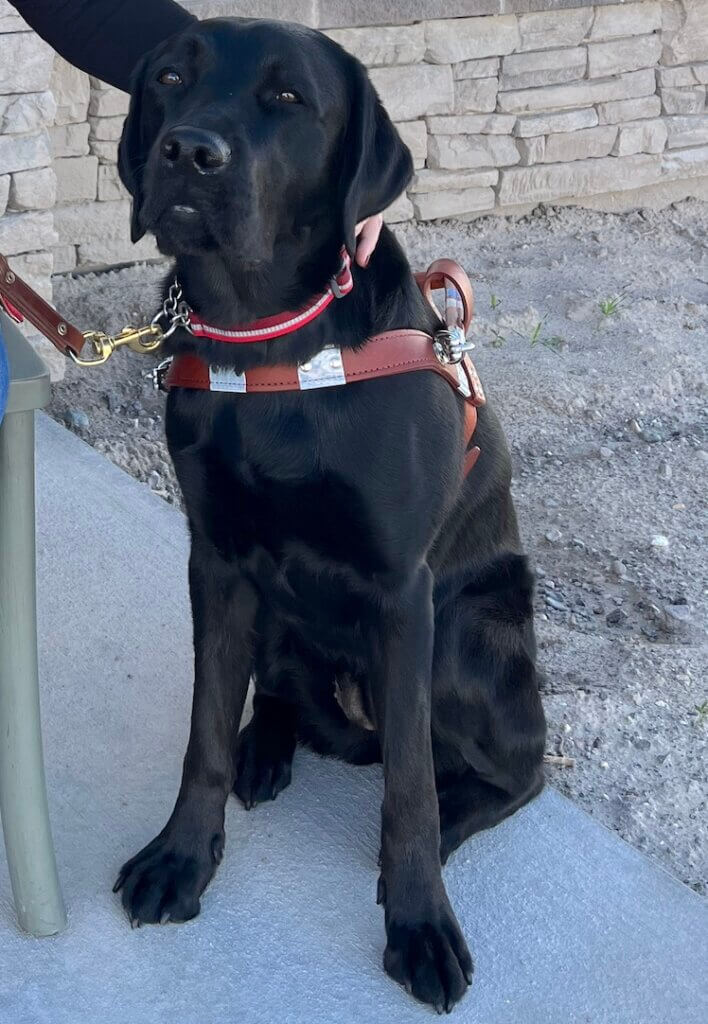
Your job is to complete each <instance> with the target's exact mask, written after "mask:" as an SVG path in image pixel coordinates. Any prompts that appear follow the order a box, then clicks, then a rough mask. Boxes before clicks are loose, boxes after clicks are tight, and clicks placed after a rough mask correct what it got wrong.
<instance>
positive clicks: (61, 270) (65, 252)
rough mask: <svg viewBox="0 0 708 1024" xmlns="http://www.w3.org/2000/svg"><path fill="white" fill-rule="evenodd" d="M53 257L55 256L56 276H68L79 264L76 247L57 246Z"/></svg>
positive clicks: (53, 250) (53, 251)
mask: <svg viewBox="0 0 708 1024" xmlns="http://www.w3.org/2000/svg"><path fill="white" fill-rule="evenodd" d="M52 255H53V256H54V273H55V274H67V273H68V272H69V271H71V270H74V269H75V267H76V262H77V255H76V246H75V245H55V246H54V248H53V249H52Z"/></svg>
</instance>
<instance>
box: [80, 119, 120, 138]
mask: <svg viewBox="0 0 708 1024" xmlns="http://www.w3.org/2000/svg"><path fill="white" fill-rule="evenodd" d="M88 120H89V125H90V126H91V131H90V135H89V138H91V139H97V140H98V141H99V142H118V140H119V139H120V137H121V135H122V134H123V124H124V123H125V117H89V119H88Z"/></svg>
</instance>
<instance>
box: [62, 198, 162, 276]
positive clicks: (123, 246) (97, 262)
mask: <svg viewBox="0 0 708 1024" xmlns="http://www.w3.org/2000/svg"><path fill="white" fill-rule="evenodd" d="M96 205H97V206H107V205H108V204H107V203H97V204H96ZM159 258H160V253H159V252H158V249H157V246H156V245H155V241H154V239H153V238H151V237H149V236H147V235H146V236H145V237H144V238H141V239H140V241H139V242H136V243H135V244H133V243H132V242H131V241H130V239H129V238H125V239H121V238H110V239H94V240H92V241H88V242H80V243H79V245H78V265H79V266H81V267H102V266H111V265H113V264H117V263H138V262H140V261H141V260H155V259H159Z"/></svg>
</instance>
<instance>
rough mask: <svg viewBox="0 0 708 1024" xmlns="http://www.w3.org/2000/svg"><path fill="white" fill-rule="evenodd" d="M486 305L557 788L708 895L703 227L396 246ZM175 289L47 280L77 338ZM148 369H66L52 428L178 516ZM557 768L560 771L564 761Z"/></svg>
mask: <svg viewBox="0 0 708 1024" xmlns="http://www.w3.org/2000/svg"><path fill="white" fill-rule="evenodd" d="M397 234H398V236H399V238H400V239H401V240H402V242H403V244H404V245H405V246H406V248H407V249H408V251H409V253H410V256H411V261H412V263H413V264H414V265H415V266H417V267H423V266H425V265H427V263H428V262H429V261H430V260H431V259H433V258H435V257H437V256H442V255H446V256H454V257H455V258H457V259H458V260H460V262H462V263H463V264H464V265H465V266H466V268H467V270H468V272H469V273H470V275H471V277H472V278H473V281H474V283H475V288H476V296H477V318H476V325H475V328H474V334H475V336H476V340H477V350H476V354H475V361H476V364H477V367H478V370H479V372H480V375H481V377H482V380H483V382H484V385H485V387H486V390H487V394H488V397H489V399H490V400H491V401H492V402H493V403H494V405H495V408H496V409H497V411H498V412H499V414H500V416H501V419H502V422H503V423H504V425H505V428H506V431H507V435H508V438H509V443H510V445H511V449H512V453H513V460H514V476H515V479H514V495H515V500H516V503H517V508H518V512H519V518H520V523H521V530H522V535H523V537H524V541H525V544H526V546H527V549H528V551H529V553H530V557H531V560H532V564H533V565H535V567H536V572H537V576H538V588H537V597H536V608H537V630H538V638H539V644H540V664H541V668H542V670H543V673H544V683H543V688H544V698H545V706H546V712H547V715H548V721H549V737H548V752H549V754H551V755H555V756H556V757H557V758H560V759H561V762H560V763H555V764H550V765H549V766H548V770H547V775H548V778H549V780H550V782H551V783H552V784H553V785H555V786H557V787H558V788H559V789H561V790H562V791H563V792H564V793H566V794H568V795H569V796H570V797H571V798H572V799H574V800H575V801H577V802H578V803H580V804H581V805H582V806H583V807H584V808H585V809H586V810H587V811H589V812H590V813H591V814H592V815H593V816H594V817H596V818H597V819H598V820H599V821H602V822H603V823H604V824H605V825H607V826H609V827H610V828H612V829H615V830H616V831H617V832H618V833H619V834H620V835H621V836H622V837H623V838H624V839H626V840H627V841H628V842H630V843H632V844H633V845H634V846H636V847H638V848H639V849H641V850H644V851H645V852H647V853H648V854H650V855H651V856H653V857H655V858H656V859H657V860H658V861H659V862H660V863H661V864H662V865H663V866H664V867H665V868H667V869H668V870H669V871H671V872H673V873H674V874H675V875H677V876H678V877H679V878H680V879H682V880H683V881H685V882H686V883H688V884H689V885H691V886H692V887H693V888H694V889H696V890H697V891H699V892H702V893H704V894H705V893H706V892H707V891H708V673H707V672H706V668H707V667H708V645H707V635H708V611H707V606H708V601H707V600H706V596H707V595H708V571H707V565H708V560H707V559H706V539H707V532H708V531H707V525H708V521H707V515H706V511H707V505H706V493H707V488H706V480H707V478H708V439H707V437H706V426H707V425H708V412H707V404H706V397H707V393H708V388H707V383H708V350H707V342H708V253H707V250H706V247H705V246H706V239H708V206H706V205H703V204H700V203H697V202H686V203H682V204H679V205H677V206H675V207H672V208H669V209H667V210H665V211H662V212H659V213H656V212H651V211H648V210H647V211H641V212H637V213H633V214H627V215H623V216H617V215H607V214H601V213H595V212H589V211H581V210H574V209H568V208H565V209H557V210H555V209H545V210H537V211H535V213H534V214H533V215H531V216H529V217H528V218H525V219H523V220H520V221H515V222H512V221H510V220H503V219H495V218H485V219H482V220H477V221H474V222H471V223H458V222H447V223H443V224H438V225H432V226H421V225H402V226H399V227H398V228H397ZM164 272H165V268H164V267H162V268H158V267H155V266H152V267H144V266H143V267H132V268H129V269H126V270H122V271H116V272H112V273H107V274H102V275H100V276H96V275H86V276H83V277H76V278H72V277H64V278H58V279H57V280H56V283H55V301H56V303H57V305H58V307H59V308H60V309H61V310H62V312H63V313H64V314H65V315H66V316H68V317H69V318H70V319H72V320H73V321H75V322H76V323H78V324H80V325H81V326H82V327H89V326H91V327H96V326H101V327H103V328H108V329H117V328H119V327H120V326H122V325H123V324H125V323H127V322H131V321H133V322H134V321H136V320H141V321H144V319H145V318H146V317H148V318H149V317H150V316H151V315H152V314H153V312H154V311H155V310H156V308H157V305H158V302H157V296H158V289H159V285H160V281H161V279H162V276H163V274H164ZM148 368H149V363H148V360H147V359H146V358H144V357H139V356H131V355H130V354H128V355H119V356H116V357H115V358H114V360H113V362H112V363H111V364H110V365H109V366H107V367H105V368H104V369H102V370H99V371H96V372H93V373H88V372H83V373H78V372H76V371H75V370H74V369H73V368H71V367H70V368H69V370H68V373H67V377H66V380H65V381H64V382H63V383H62V384H61V385H59V386H57V387H56V388H55V391H54V398H53V401H52V405H51V408H50V412H51V414H52V415H53V416H54V417H55V418H56V419H58V420H60V421H63V422H65V423H66V424H67V425H68V426H70V427H71V429H73V430H75V431H76V432H77V433H78V434H79V435H80V436H81V437H83V438H84V439H85V440H86V441H88V442H89V443H90V444H92V445H94V446H95V447H96V448H97V449H98V450H99V451H102V452H104V453H105V454H106V455H107V456H108V457H109V458H110V459H112V460H113V461H114V462H116V463H117V464H118V465H119V466H121V467H122V468H124V469H126V470H127V471H128V472H129V473H132V474H133V475H134V476H136V477H138V479H140V480H142V481H144V482H145V483H147V485H148V486H150V487H151V488H152V489H153V490H154V491H156V492H157V493H158V494H160V495H162V496H163V497H164V498H165V499H166V500H168V501H171V502H175V503H177V504H179V496H178V494H177V491H176V487H175V481H174V477H173V474H172V470H171V467H170V465H169V460H168V456H167V452H166V450H165V446H164V443H163V439H162V434H163V424H162V412H163V405H164V396H162V395H159V394H156V393H154V392H153V391H152V389H151V386H150V384H149V382H148V381H146V380H144V379H143V376H142V375H143V373H144V372H145V371H146V370H147V369H148ZM565 759H567V763H566V761H565Z"/></svg>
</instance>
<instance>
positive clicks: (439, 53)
mask: <svg viewBox="0 0 708 1024" xmlns="http://www.w3.org/2000/svg"><path fill="white" fill-rule="evenodd" d="M518 43H519V25H518V21H517V19H516V18H515V17H514V15H513V14H509V15H502V16H499V17H491V18H445V19H444V20H442V21H428V22H427V23H426V25H425V47H426V49H425V59H426V60H428V61H432V62H433V63H435V64H455V63H458V62H460V61H465V60H476V59H477V58H479V57H496V56H499V55H501V54H504V53H511V51H512V50H515V49H516V48H517V46H518Z"/></svg>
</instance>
